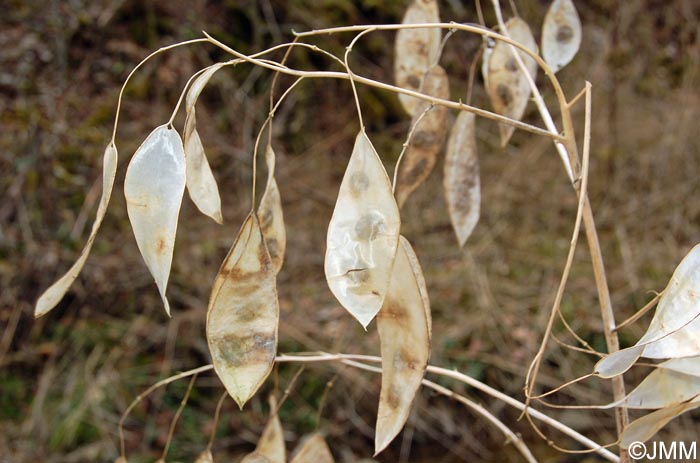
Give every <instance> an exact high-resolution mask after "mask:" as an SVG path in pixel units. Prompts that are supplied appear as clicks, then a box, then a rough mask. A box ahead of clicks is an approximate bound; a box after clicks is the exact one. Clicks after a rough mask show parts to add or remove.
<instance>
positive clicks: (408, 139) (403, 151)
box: [391, 104, 433, 193]
mask: <svg viewBox="0 0 700 463" xmlns="http://www.w3.org/2000/svg"><path fill="white" fill-rule="evenodd" d="M431 109H433V105H432V104H431V105H429V106H428V107H427V108H425V110H424V111H423V112H422V113H420V115H419V116H418V117H417V118H416V120H415V122H413V125H412V126H411V130H409V131H408V135H407V136H406V141H405V142H403V146H402V147H401V153H399V157H398V159H396V165H395V166H394V180H393V181H392V182H391V192H392V193H396V180H397V179H398V176H399V167H400V166H401V161H402V160H403V158H404V154H406V151H407V150H408V145H410V144H411V137H413V133H414V132H415V131H416V128H417V127H418V124H420V121H422V120H423V118H424V117H425V115H426V114H428V113H429V112H430V110H431Z"/></svg>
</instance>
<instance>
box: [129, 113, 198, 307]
mask: <svg viewBox="0 0 700 463" xmlns="http://www.w3.org/2000/svg"><path fill="white" fill-rule="evenodd" d="M184 191H185V153H184V150H183V147H182V140H181V139H180V135H179V134H178V133H177V131H176V130H175V129H173V128H170V127H167V126H165V125H161V126H160V127H157V128H156V129H155V130H153V132H151V134H150V135H148V137H147V138H146V140H144V142H143V143H142V144H141V146H140V147H139V149H137V150H136V153H134V157H133V158H132V159H131V162H130V163H129V167H128V168H127V170H126V178H125V180H124V196H126V209H127V213H128V214H129V221H130V222H131V228H132V229H133V230H134V236H135V237H136V244H138V247H139V251H141V255H142V256H143V260H144V261H145V262H146V266H147V267H148V270H149V271H150V272H151V275H153V278H154V279H155V281H156V284H157V285H158V291H160V295H161V298H162V299H163V304H164V305H165V311H166V312H167V314H168V315H170V305H169V304H168V299H167V298H166V297H165V289H166V287H167V285H168V277H169V276H170V266H171V264H172V260H173V248H174V247H175V233H176V231H177V220H178V215H179V213H180V204H181V203H182V195H183V193H184Z"/></svg>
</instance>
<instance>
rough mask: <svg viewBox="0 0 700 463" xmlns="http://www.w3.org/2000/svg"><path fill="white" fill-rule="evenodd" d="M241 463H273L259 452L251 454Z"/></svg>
mask: <svg viewBox="0 0 700 463" xmlns="http://www.w3.org/2000/svg"><path fill="white" fill-rule="evenodd" d="M241 463H272V462H271V461H270V459H269V458H267V457H266V456H265V455H261V454H260V453H258V452H257V451H255V452H253V453H249V454H248V455H246V456H245V457H243V459H242V460H241Z"/></svg>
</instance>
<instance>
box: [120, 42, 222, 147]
mask: <svg viewBox="0 0 700 463" xmlns="http://www.w3.org/2000/svg"><path fill="white" fill-rule="evenodd" d="M207 41H208V40H207V39H193V40H186V41H184V42H179V43H175V44H172V45H168V46H167V47H161V48H159V49H158V50H156V51H154V52H153V53H151V54H150V55H148V56H146V57H145V58H144V59H143V60H141V62H140V63H139V64H137V65H136V66H135V67H134V69H132V70H131V72H130V73H129V75H128V76H126V80H124V83H123V84H122V88H121V90H119V98H118V99H117V113H116V115H115V117H114V129H113V130H112V142H111V143H112V144H114V143H115V139H116V138H117V126H118V125H119V112H120V110H121V107H122V97H123V96H124V89H125V88H126V84H128V83H129V80H130V79H131V76H133V75H134V73H135V72H136V71H137V70H138V69H139V68H140V67H141V66H142V65H143V64H145V63H146V61H148V60H149V59H151V58H153V57H154V56H156V55H158V54H160V53H162V52H164V51H167V50H171V49H173V48H177V47H182V46H184V45H191V44H193V43H200V42H207Z"/></svg>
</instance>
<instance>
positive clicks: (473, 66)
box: [467, 46, 484, 105]
mask: <svg viewBox="0 0 700 463" xmlns="http://www.w3.org/2000/svg"><path fill="white" fill-rule="evenodd" d="M483 54H484V46H481V47H479V51H478V52H476V56H475V57H474V59H473V60H472V64H471V65H470V66H469V82H468V84H467V104H468V105H470V104H472V90H474V79H475V78H476V69H477V68H478V67H479V60H480V59H481V56H482V55H483Z"/></svg>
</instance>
